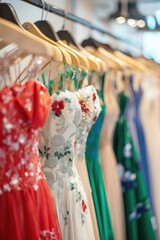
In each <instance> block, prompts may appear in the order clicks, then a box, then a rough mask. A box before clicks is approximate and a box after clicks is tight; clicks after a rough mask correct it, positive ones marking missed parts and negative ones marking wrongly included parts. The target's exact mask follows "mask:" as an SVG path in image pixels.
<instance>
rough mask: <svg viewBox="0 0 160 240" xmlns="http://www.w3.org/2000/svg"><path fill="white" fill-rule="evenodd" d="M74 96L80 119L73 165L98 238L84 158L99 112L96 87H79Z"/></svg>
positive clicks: (97, 238)
mask: <svg viewBox="0 0 160 240" xmlns="http://www.w3.org/2000/svg"><path fill="white" fill-rule="evenodd" d="M76 96H77V98H78V100H79V103H80V105H81V110H82V121H81V122H80V125H79V127H78V131H77V134H76V145H75V150H76V161H75V165H76V168H77V171H78V174H79V176H80V178H81V180H82V183H83V186H84V190H85V193H86V196H87V201H88V207H89V209H90V213H91V219H92V223H93V229H94V235H95V239H96V240H99V231H98V225H97V219H96V213H95V208H94V203H93V197H92V189H91V186H90V181H89V176H88V170H87V165H86V159H85V151H86V142H87V137H88V134H89V131H90V129H91V127H92V125H93V124H94V123H95V122H96V119H97V117H98V116H99V113H100V112H101V106H100V101H99V97H98V95H97V91H96V89H95V88H94V87H93V86H92V85H90V86H87V87H85V88H82V89H79V90H78V91H77V92H76Z"/></svg>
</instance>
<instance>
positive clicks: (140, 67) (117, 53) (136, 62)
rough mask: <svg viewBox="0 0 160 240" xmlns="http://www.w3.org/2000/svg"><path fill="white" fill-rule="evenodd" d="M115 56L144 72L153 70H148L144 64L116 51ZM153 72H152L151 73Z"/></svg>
mask: <svg viewBox="0 0 160 240" xmlns="http://www.w3.org/2000/svg"><path fill="white" fill-rule="evenodd" d="M114 54H115V55H116V56H117V57H119V58H120V59H122V60H124V61H126V62H127V63H128V64H131V65H132V66H133V67H134V68H135V69H137V70H139V71H142V72H146V71H147V72H150V71H151V69H148V68H147V67H146V66H145V65H144V64H143V63H140V62H138V61H137V60H135V59H134V58H132V57H129V56H127V55H125V54H124V53H122V52H120V51H114ZM151 72H152V71H151Z"/></svg>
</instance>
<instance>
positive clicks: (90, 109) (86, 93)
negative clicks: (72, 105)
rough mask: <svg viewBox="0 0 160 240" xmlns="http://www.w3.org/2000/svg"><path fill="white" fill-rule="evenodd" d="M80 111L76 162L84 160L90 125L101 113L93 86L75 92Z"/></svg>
mask: <svg viewBox="0 0 160 240" xmlns="http://www.w3.org/2000/svg"><path fill="white" fill-rule="evenodd" d="M76 96H77V98H78V100H79V104H80V106H81V110H82V120H81V122H80V125H79V127H78V131H77V134H76V154H77V157H78V160H83V159H85V150H86V141H87V136H88V134H89V131H90V129H91V127H92V125H93V124H94V123H95V122H96V120H97V117H98V115H99V113H100V111H101V107H100V102H99V97H98V95H97V92H96V90H95V88H94V87H93V86H88V87H85V88H82V89H80V90H78V91H77V92H76Z"/></svg>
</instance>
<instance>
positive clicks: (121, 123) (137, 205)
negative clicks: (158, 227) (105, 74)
mask: <svg viewBox="0 0 160 240" xmlns="http://www.w3.org/2000/svg"><path fill="white" fill-rule="evenodd" d="M128 100H129V99H128V96H127V95H126V94H125V93H124V92H122V93H120V94H119V95H118V102H119V106H120V115H119V119H118V122H117V126H116V129H115V133H114V140H113V147H114V152H115V154H116V158H117V162H118V166H119V170H120V171H119V172H120V178H121V184H122V190H123V199H124V207H125V219H126V230H127V240H155V239H156V237H155V232H154V230H153V227H152V223H151V219H152V213H151V208H150V201H149V198H148V195H147V190H146V185H145V181H144V177H143V173H142V171H141V166H140V161H139V157H138V154H137V151H136V149H135V146H134V143H133V140H132V137H131V135H130V133H129V128H128V123H127V119H126V115H125V110H126V106H127V103H128Z"/></svg>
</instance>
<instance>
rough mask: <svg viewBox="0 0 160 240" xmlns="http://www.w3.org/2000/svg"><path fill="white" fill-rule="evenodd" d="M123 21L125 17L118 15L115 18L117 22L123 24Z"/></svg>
mask: <svg viewBox="0 0 160 240" xmlns="http://www.w3.org/2000/svg"><path fill="white" fill-rule="evenodd" d="M125 21H126V19H125V18H124V17H122V16H119V17H117V18H116V22H117V23H118V24H123V23H125Z"/></svg>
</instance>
